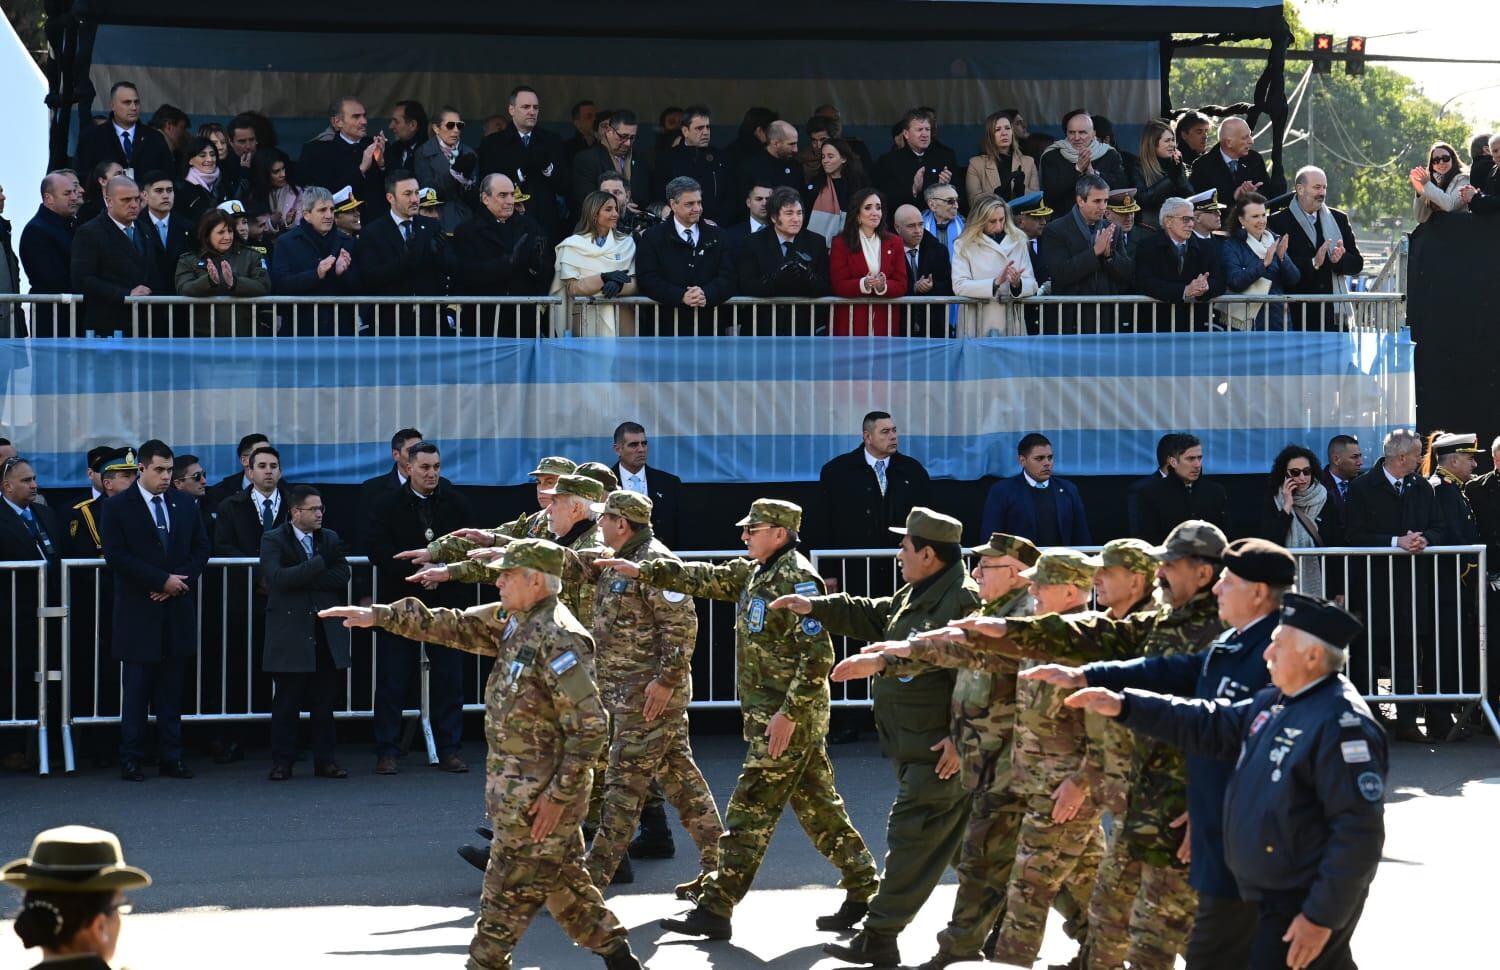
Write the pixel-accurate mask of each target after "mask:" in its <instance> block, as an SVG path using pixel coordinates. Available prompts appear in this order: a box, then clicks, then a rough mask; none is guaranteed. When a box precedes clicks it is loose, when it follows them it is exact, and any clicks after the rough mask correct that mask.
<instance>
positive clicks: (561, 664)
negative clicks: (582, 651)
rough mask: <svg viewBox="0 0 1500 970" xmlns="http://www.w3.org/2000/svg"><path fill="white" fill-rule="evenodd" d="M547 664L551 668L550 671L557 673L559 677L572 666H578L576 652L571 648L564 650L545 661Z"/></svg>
mask: <svg viewBox="0 0 1500 970" xmlns="http://www.w3.org/2000/svg"><path fill="white" fill-rule="evenodd" d="M547 666H549V667H551V668H552V672H553V673H554V674H557V675H558V676H559V677H561V676H562V675H563V674H565V673H567V672H568V671H569V670H572V669H573V668H574V667H576V666H578V654H576V653H574V652H573V651H571V650H565V651H564V652H563V653H562V654H560V655H558V656H556V657H553V658H552V659H551V660H549V661H547Z"/></svg>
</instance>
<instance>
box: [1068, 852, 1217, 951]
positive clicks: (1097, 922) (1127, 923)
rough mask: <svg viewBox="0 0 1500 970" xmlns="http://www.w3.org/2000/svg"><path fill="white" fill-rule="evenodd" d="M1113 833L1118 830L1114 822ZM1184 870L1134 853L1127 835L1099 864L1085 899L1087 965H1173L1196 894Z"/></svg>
mask: <svg viewBox="0 0 1500 970" xmlns="http://www.w3.org/2000/svg"><path fill="white" fill-rule="evenodd" d="M1115 830H1116V832H1119V831H1120V827H1119V826H1118V825H1117V826H1116V828H1115ZM1187 876H1188V874H1187V870H1186V869H1180V868H1176V867H1172V866H1153V865H1150V864H1148V863H1145V862H1141V861H1140V860H1139V859H1135V858H1132V856H1131V854H1130V850H1129V848H1128V847H1127V846H1126V845H1125V840H1124V839H1122V838H1119V837H1116V839H1115V844H1114V848H1113V849H1112V850H1111V851H1110V853H1109V856H1108V857H1107V858H1105V860H1104V862H1103V864H1102V865H1100V866H1099V878H1098V879H1097V880H1096V881H1095V882H1094V895H1093V896H1092V897H1090V898H1089V938H1088V948H1087V959H1086V961H1085V966H1086V967H1087V968H1088V970H1119V968H1120V967H1123V966H1124V965H1125V962H1126V961H1127V960H1128V961H1130V966H1131V967H1132V970H1172V967H1174V966H1176V963H1177V954H1179V953H1186V952H1187V941H1188V937H1189V936H1190V935H1191V934H1192V932H1193V913H1194V912H1196V911H1197V908H1198V893H1197V891H1196V890H1194V889H1193V887H1192V886H1190V885H1188V879H1187Z"/></svg>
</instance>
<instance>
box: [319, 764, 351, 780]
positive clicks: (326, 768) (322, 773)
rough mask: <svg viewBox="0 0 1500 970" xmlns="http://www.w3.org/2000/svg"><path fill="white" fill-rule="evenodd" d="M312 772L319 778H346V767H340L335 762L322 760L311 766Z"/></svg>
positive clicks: (347, 775)
mask: <svg viewBox="0 0 1500 970" xmlns="http://www.w3.org/2000/svg"><path fill="white" fill-rule="evenodd" d="M313 774H314V775H316V776H317V777H319V778H348V777H349V772H348V770H347V769H344V768H340V767H339V766H338V764H337V763H336V762H333V761H324V762H321V763H320V764H319V765H318V766H317V767H315V768H313Z"/></svg>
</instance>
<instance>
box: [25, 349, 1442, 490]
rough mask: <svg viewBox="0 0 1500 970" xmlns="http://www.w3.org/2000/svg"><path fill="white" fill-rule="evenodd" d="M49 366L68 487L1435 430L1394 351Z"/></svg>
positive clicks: (1093, 456)
mask: <svg viewBox="0 0 1500 970" xmlns="http://www.w3.org/2000/svg"><path fill="white" fill-rule="evenodd" d="M0 346H6V349H8V350H9V351H10V353H11V359H12V360H13V361H15V362H16V363H18V364H26V363H27V362H28V360H27V358H28V355H29V366H27V367H24V368H22V369H20V370H18V371H17V372H16V373H15V374H14V375H13V381H12V386H13V387H16V388H23V389H24V388H26V387H29V388H31V389H32V390H31V392H30V393H22V392H20V391H13V392H12V393H11V395H10V396H9V398H8V400H7V401H6V407H7V415H8V425H9V426H10V429H11V430H10V437H12V438H13V439H15V440H16V441H17V443H18V445H19V446H20V447H21V448H22V450H23V451H24V453H26V454H28V455H29V456H31V457H32V458H33V459H34V460H35V461H36V462H37V463H38V471H39V473H40V474H41V477H42V478H43V480H44V481H54V482H61V481H69V480H72V479H74V478H75V477H76V469H77V466H78V463H79V459H78V455H79V454H81V453H82V452H83V451H84V450H86V449H87V448H88V447H90V446H92V445H94V444H98V443H101V442H115V443H132V444H133V443H139V442H140V441H141V440H143V439H145V438H147V437H160V438H163V439H165V440H167V441H168V442H169V443H171V444H172V445H173V446H174V448H176V449H177V450H179V451H186V452H192V453H194V454H198V455H200V456H202V457H204V459H205V460H206V461H207V462H208V463H210V464H211V465H216V464H217V463H219V462H221V461H222V462H226V463H227V462H232V461H233V460H234V456H233V454H232V450H233V442H235V441H237V440H238V439H239V437H240V436H241V435H243V434H245V433H246V432H248V431H251V430H256V431H264V432H265V433H267V434H268V435H270V436H271V438H272V440H273V441H275V442H276V444H277V446H278V447H279V448H281V449H282V450H283V452H284V456H285V460H286V464H287V466H288V469H289V471H290V474H291V475H292V476H293V477H295V478H298V479H301V480H308V481H319V482H352V481H359V480H362V479H363V478H365V477H368V476H369V475H371V474H374V473H376V472H378V471H380V470H381V466H383V465H384V464H385V462H386V461H387V459H386V456H387V454H388V449H387V443H388V441H389V438H390V435H391V433H392V432H394V431H395V430H396V429H397V428H400V427H408V426H415V427H419V428H421V429H423V431H424V432H425V433H426V434H427V435H428V437H429V438H430V439H431V440H433V441H436V442H438V443H439V444H440V445H441V446H442V447H443V458H444V465H445V468H446V469H447V473H448V475H449V477H451V478H454V479H455V480H458V481H468V482H484V483H501V484H515V483H520V482H523V481H525V476H526V472H528V471H529V470H530V469H531V468H532V467H534V462H535V460H536V459H537V457H539V456H541V455H544V454H555V453H564V454H568V455H570V456H573V457H578V458H580V460H584V459H587V458H590V457H603V456H607V455H608V454H609V451H610V437H609V436H610V434H611V433H612V432H613V430H614V427H615V425H616V424H618V423H619V422H620V421H623V420H635V421H639V422H641V423H642V424H644V425H646V427H647V428H648V430H649V434H650V436H651V441H652V461H653V464H658V465H660V467H663V468H667V469H669V470H671V471H673V472H675V473H677V474H679V475H681V476H682V477H684V478H685V479H687V480H689V481H695V482H718V483H727V482H751V481H811V480H815V479H816V478H817V477H818V471H819V469H820V467H821V465H822V463H823V462H824V461H826V460H827V459H828V458H829V457H831V456H832V455H834V454H837V453H839V452H841V451H846V450H848V448H849V447H851V442H853V441H854V440H856V438H857V436H858V429H859V424H860V419H861V417H862V416H863V415H864V414H865V412H867V411H870V410H888V411H890V412H892V413H893V414H894V415H895V417H896V421H897V424H898V426H899V427H900V429H901V436H902V450H903V451H905V452H907V453H908V454H912V455H915V456H917V457H918V458H920V459H921V460H922V461H923V462H924V463H925V464H926V465H927V467H928V469H929V471H930V472H931V473H932V474H933V476H934V477H942V478H957V479H977V478H980V477H982V476H984V475H992V474H1001V473H1008V472H1010V471H1011V470H1013V465H1014V445H1015V442H1016V440H1017V439H1018V438H1019V437H1020V436H1021V435H1022V434H1025V433H1026V432H1028V431H1042V432H1043V433H1045V434H1047V435H1048V436H1049V437H1050V438H1052V440H1053V443H1054V445H1055V446H1056V448H1057V450H1058V453H1059V460H1060V463H1061V464H1063V465H1064V466H1065V467H1066V469H1067V472H1068V474H1072V475H1120V474H1132V473H1139V472H1140V471H1141V470H1142V469H1144V468H1149V467H1152V466H1153V465H1154V464H1155V458H1154V454H1155V446H1156V440H1157V438H1158V437H1159V436H1160V435H1161V434H1162V433H1164V432H1166V431H1174V430H1182V431H1193V432H1195V433H1197V434H1199V435H1200V436H1202V437H1203V438H1204V445H1205V449H1206V451H1207V454H1208V461H1209V464H1210V466H1211V467H1212V469H1213V471H1214V472H1216V473H1219V474H1252V473H1262V472H1264V471H1265V470H1266V469H1267V468H1268V467H1269V465H1270V461H1271V458H1272V457H1273V456H1274V454H1275V453H1276V451H1278V450H1279V449H1280V448H1281V447H1282V446H1284V445H1286V444H1288V443H1291V442H1299V443H1302V444H1305V445H1308V446H1309V447H1312V448H1314V450H1320V449H1321V448H1322V446H1323V444H1324V443H1325V442H1326V441H1327V439H1328V438H1329V437H1330V436H1332V435H1333V434H1337V433H1352V434H1357V435H1359V436H1361V438H1362V439H1364V440H1367V441H1369V440H1375V439H1377V438H1378V437H1379V436H1380V435H1383V434H1384V433H1385V432H1386V431H1387V430H1389V429H1390V428H1392V427H1397V426H1405V425H1410V424H1411V423H1412V422H1413V419H1414V415H1415V405H1414V398H1413V393H1412V366H1411V349H1412V348H1411V344H1410V341H1409V340H1408V338H1407V337H1406V335H1405V334H1404V332H1403V334H1402V335H1400V336H1397V335H1393V334H1384V335H1381V334H1339V333H1329V334H1258V333H1233V334H1225V333H1219V334H1181V335H1168V334H1162V335H1132V336H1091V337H1050V338H1025V337H1022V338H1000V339H988V340H967V341H930V342H926V341H913V340H883V339H871V340H865V339H837V338H835V339H827V338H799V337H765V338H752V339H733V338H640V339H630V340H603V339H597V340H596V339H589V340H579V339H566V340H537V341H532V340H509V341H507V340H500V341H490V340H486V341H471V340H466V339H452V340H429V339H420V338H369V339H350V338H317V337H303V338H298V339H296V340H274V339H267V340H254V341H249V340H232V339H193V340H123V339H112V340H49V341H36V342H33V343H30V344H26V343H23V342H19V341H16V342H4V343H0Z"/></svg>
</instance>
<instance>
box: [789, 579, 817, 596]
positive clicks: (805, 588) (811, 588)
mask: <svg viewBox="0 0 1500 970" xmlns="http://www.w3.org/2000/svg"><path fill="white" fill-rule="evenodd" d="M792 592H794V593H796V594H797V595H798V596H817V595H818V584H817V583H815V582H813V581H812V580H810V579H809V580H808V581H807V582H805V583H798V584H797V585H796V586H793V587H792Z"/></svg>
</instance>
